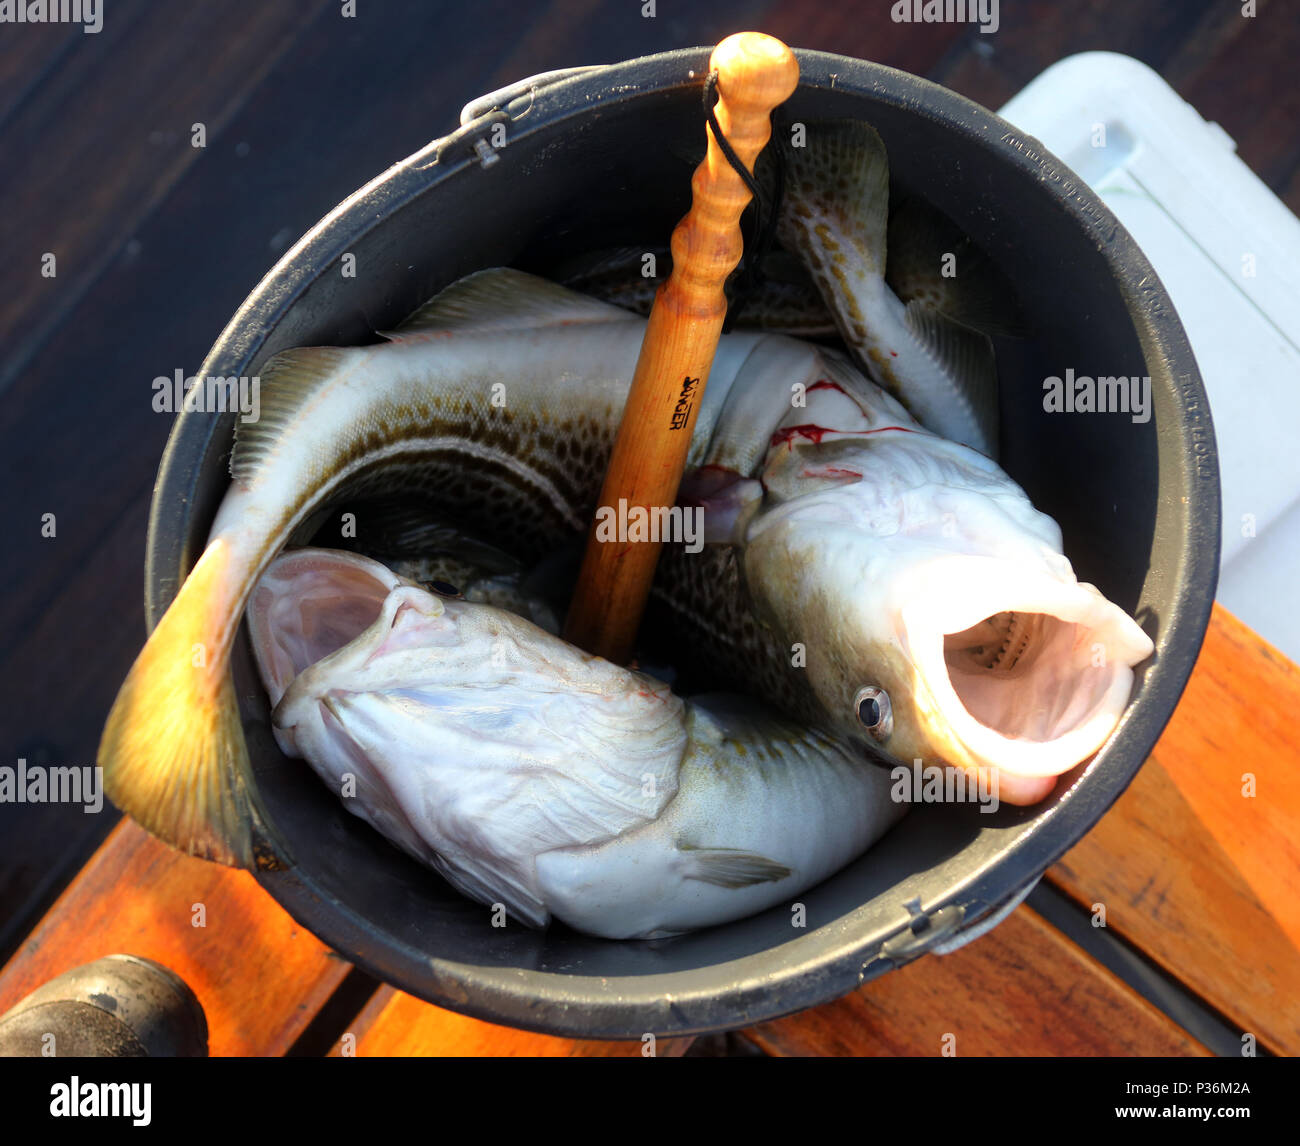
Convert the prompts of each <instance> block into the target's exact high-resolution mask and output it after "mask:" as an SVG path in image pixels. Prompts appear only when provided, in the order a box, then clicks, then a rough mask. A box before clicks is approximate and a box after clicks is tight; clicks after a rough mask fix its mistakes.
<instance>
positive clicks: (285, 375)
mask: <svg viewBox="0 0 1300 1146" xmlns="http://www.w3.org/2000/svg"><path fill="white" fill-rule="evenodd" d="M357 354H358V351H357V350H355V349H348V348H346V347H339V346H304V347H302V348H300V349H297V350H282V351H281V352H280V353H279V354H276V355H275V356H274V357H272V358H270V359H269V360H268V361H267V363H266V365H265V366H263V367H262V369H261V370H260V371H259V372H258V379H259V385H258V401H259V410H258V417H257V419H256V421H251V422H245V421H243V420H242V419H239V420H237V421H236V422H235V449H234V453H232V454H231V456H230V476H231V477H232V478H234V480H235V481H236V482H238V483H239V484H240V485H247V484H248V483H249V482H250V481H251V480H252V478H253V475H254V473H255V472H256V470H257V468H258V467H259V466H260V465H261V464H262V461H263V460H264V459H265V457H266V454H267V452H268V451H269V450H271V449H272V448H273V447H274V445H275V443H276V441H278V440H279V438H280V435H281V434H282V433H283V432H284V430H285V428H286V426H287V425H288V423H289V422H290V420H291V419H292V418H293V417H294V415H295V414H297V412H298V411H299V409H301V407H302V404H303V402H305V401H306V400H307V399H308V398H310V397H311V395H313V394H315V393H316V391H317V390H318V389H319V388H320V387H321V386H323V385H324V384H325V383H326V382H328V381H329V380H330V379H331V378H333V377H336V376H337V375H338V374H339V373H340V372H341V371H343V370H345V369H346V368H347V365H346V364H347V361H348V359H349V358H352V357H354V356H356V355H357Z"/></svg>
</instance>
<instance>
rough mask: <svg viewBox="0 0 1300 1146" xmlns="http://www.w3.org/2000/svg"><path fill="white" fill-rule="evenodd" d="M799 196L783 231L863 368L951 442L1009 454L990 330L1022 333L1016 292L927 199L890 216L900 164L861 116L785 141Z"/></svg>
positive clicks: (793, 197) (810, 128)
mask: <svg viewBox="0 0 1300 1146" xmlns="http://www.w3.org/2000/svg"><path fill="white" fill-rule="evenodd" d="M781 154H782V157H783V161H784V163H785V165H786V171H787V176H786V178H787V183H788V186H789V188H790V190H789V191H788V192H787V194H786V197H785V204H784V209H783V210H782V211H781V214H780V216H779V221H778V226H777V235H778V236H779V238H780V240H781V243H782V244H783V246H785V248H786V249H787V250H788V251H791V252H795V253H796V254H798V256H799V257H800V258H801V260H802V261H803V264H804V265H805V266H806V267H807V268H808V269H809V271H810V272H811V275H812V277H813V279H814V281H815V282H816V283H817V285H818V287H819V288H820V290H821V294H822V298H823V299H824V300H825V302H826V305H827V306H828V308H829V309H830V311H831V314H832V315H833V316H834V319H835V324H836V326H837V327H838V328H839V332H840V335H841V337H842V338H843V339H844V341H845V343H846V344H847V345H848V346H849V348H850V349H851V350H852V351H853V354H854V357H855V359H856V360H857V362H858V364H859V365H860V366H861V367H862V368H863V369H864V370H866V372H867V374H868V375H869V376H870V377H871V378H872V380H873V381H875V382H876V383H877V384H878V385H880V386H882V387H883V388H884V389H886V390H887V391H888V392H889V393H890V394H892V395H893V396H894V397H895V398H897V399H898V400H899V401H901V402H902V403H903V405H904V406H905V407H906V408H907V410H908V411H909V412H911V413H912V414H913V415H914V416H915V417H916V418H917V420H918V421H919V422H920V423H921V424H922V425H923V426H925V427H926V429H928V430H932V431H933V432H934V433H936V434H938V435H939V436H940V437H944V438H950V439H952V440H953V441H956V442H961V443H962V444H964V445H968V446H971V447H973V448H974V449H977V450H979V451H980V452H981V453H984V454H987V455H988V456H989V457H991V458H996V457H997V456H998V454H997V451H998V407H997V369H996V365H995V362H994V355H993V344H992V342H991V340H990V339H989V335H990V334H1007V335H1018V334H1021V333H1023V323H1022V320H1021V318H1020V314H1019V308H1018V306H1017V304H1016V301H1015V293H1014V289H1013V288H1012V286H1011V284H1010V283H1009V282H1007V281H1006V279H1005V278H1004V276H1003V275H1002V274H1001V273H1000V272H999V271H998V270H997V268H996V267H995V266H994V265H993V263H992V262H991V261H990V260H989V259H988V257H987V256H986V255H984V254H983V253H982V252H980V251H979V250H978V249H977V248H975V247H974V246H973V244H971V242H970V240H969V239H967V238H966V237H965V236H963V235H962V234H961V233H960V232H959V231H957V230H956V228H955V227H953V225H952V224H951V223H950V222H949V221H948V220H947V219H946V218H945V217H944V216H942V215H940V214H939V213H938V212H937V211H934V210H932V209H930V208H928V207H926V206H925V205H923V204H922V203H920V202H919V201H918V200H916V199H911V200H908V201H907V202H905V203H904V204H903V205H902V206H901V208H900V209H899V210H898V211H896V212H895V213H894V215H893V217H892V219H891V218H890V212H889V159H888V156H887V155H886V152H885V145H884V143H883V142H882V141H881V139H880V136H879V135H878V134H877V133H876V132H875V130H874V129H873V128H871V127H870V126H868V125H867V124H865V123H860V122H858V121H854V120H839V121H836V120H833V121H822V122H817V123H811V124H809V125H807V137H806V140H805V145H804V146H801V147H795V146H793V145H792V143H791V142H790V141H788V140H782V141H781Z"/></svg>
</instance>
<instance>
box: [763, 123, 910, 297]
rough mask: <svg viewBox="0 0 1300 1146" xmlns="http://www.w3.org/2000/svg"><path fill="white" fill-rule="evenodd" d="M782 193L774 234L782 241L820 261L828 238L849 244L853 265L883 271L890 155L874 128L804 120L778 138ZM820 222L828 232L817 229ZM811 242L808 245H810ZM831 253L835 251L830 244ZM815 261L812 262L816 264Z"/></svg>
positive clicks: (807, 257)
mask: <svg viewBox="0 0 1300 1146" xmlns="http://www.w3.org/2000/svg"><path fill="white" fill-rule="evenodd" d="M781 153H782V156H783V158H784V160H785V166H786V179H785V196H784V203H783V208H782V212H781V221H780V225H779V228H778V235H779V237H780V239H781V242H782V244H783V245H785V246H786V247H791V248H793V249H794V250H797V251H799V252H800V253H801V254H802V255H804V257H805V259H809V257H810V256H813V257H815V258H816V261H820V260H821V258H823V257H826V255H825V253H824V252H823V251H822V250H821V248H823V247H826V246H827V245H828V244H827V239H828V238H829V239H830V240H831V242H832V243H835V244H837V245H838V243H839V242H841V241H843V240H847V241H848V242H849V243H851V244H852V246H853V247H854V252H853V254H854V255H855V256H856V259H857V261H858V266H859V267H860V268H861V269H863V270H866V271H868V272H869V273H871V274H873V275H881V276H883V275H884V273H885V252H886V238H887V233H888V225H889V157H888V155H887V154H886V153H885V144H884V142H883V141H882V140H881V138H880V136H879V134H877V132H876V130H875V129H874V128H873V127H871V126H869V125H868V124H865V123H862V122H860V121H858V120H828V121H823V122H820V123H810V124H807V125H805V136H804V138H802V139H799V138H798V137H796V136H793V135H792V136H791V138H784V137H783V138H782V141H781ZM819 225H823V226H827V227H829V229H830V232H831V234H829V235H827V234H825V233H823V234H822V235H820V236H819V235H818V234H817V228H818V226H819ZM810 248H811V249H810ZM830 253H831V254H836V253H838V252H837V251H835V250H834V249H832V251H831V252H830ZM816 261H815V262H812V265H814V266H815V265H816Z"/></svg>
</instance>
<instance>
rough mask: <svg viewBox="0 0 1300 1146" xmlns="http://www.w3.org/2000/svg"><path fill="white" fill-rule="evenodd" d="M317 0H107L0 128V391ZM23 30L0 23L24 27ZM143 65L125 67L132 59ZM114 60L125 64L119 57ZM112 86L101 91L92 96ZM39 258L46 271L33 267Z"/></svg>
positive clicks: (213, 138)
mask: <svg viewBox="0 0 1300 1146" xmlns="http://www.w3.org/2000/svg"><path fill="white" fill-rule="evenodd" d="M327 4H329V0H313V3H311V4H305V5H288V6H285V5H274V4H262V3H258V2H257V0H231V2H229V3H225V4H221V5H217V4H194V5H190V4H186V5H180V6H172V5H157V4H148V3H143V2H141V0H128V2H127V3H124V4H120V5H108V6H106V8H107V10H106V11H105V13H104V26H103V30H102V31H101V32H99V33H97V34H95V35H86V34H84V33H78V34H79V35H80V37H81V39H80V41H78V42H76V43H74V45H73V47H72V49H71V50H69V51H67V52H66V54H65V55H64V56H63V57H62V58H60V59H59V61H58V65H57V67H55V68H52V69H47V71H46V72H44V73H43V74H42V75H41V78H40V82H39V83H38V84H36V85H35V86H34V87H33V88H31V89H30V90H28V91H27V92H26V93H24V98H23V99H22V100H21V103H20V104H19V105H18V106H17V108H16V109H15V113H14V114H13V115H12V116H10V117H8V118H7V119H6V121H5V122H4V125H3V129H2V130H0V154H4V155H5V156H7V157H8V158H9V159H10V160H11V162H8V163H6V164H5V165H4V167H3V168H0V202H3V203H4V204H5V209H6V212H7V213H8V214H9V215H10V216H11V217H12V216H14V215H16V216H18V217H19V218H21V219H22V222H23V225H22V226H21V227H18V228H10V233H9V234H8V235H7V250H6V258H5V260H4V262H3V265H0V345H4V346H5V348H6V353H5V355H4V357H3V359H0V387H3V386H4V385H5V384H6V383H7V381H8V380H10V379H11V378H12V377H13V375H14V374H15V372H16V371H17V370H19V369H21V368H22V366H23V365H24V363H25V362H26V361H27V359H28V357H29V356H30V354H31V353H32V352H33V350H34V348H35V347H36V346H37V345H39V343H40V342H41V341H43V340H44V338H46V337H47V336H48V333H49V331H50V330H52V329H53V327H54V326H55V325H57V324H58V323H59V322H60V321H61V320H62V318H63V317H64V316H65V315H66V313H67V311H68V310H69V309H70V308H71V305H72V304H73V302H74V301H75V300H76V299H77V298H78V297H79V296H80V295H81V293H82V292H84V291H85V290H86V288H87V287H88V286H89V285H90V283H91V282H93V281H94V280H95V279H96V278H97V277H98V276H99V275H100V274H101V273H102V272H103V270H104V268H105V267H106V266H107V265H108V263H109V261H110V260H111V259H112V258H113V257H114V256H115V255H116V254H117V253H118V251H119V249H120V248H121V247H122V245H123V244H124V243H125V241H126V240H127V239H128V237H129V236H130V235H131V233H132V232H133V231H134V230H135V229H136V228H137V227H138V226H139V225H140V222H141V220H142V219H143V218H145V217H146V216H147V215H148V214H149V213H150V211H151V210H152V209H153V208H154V207H155V206H156V205H157V204H158V203H159V202H160V201H161V199H162V197H163V196H164V195H165V194H166V193H167V192H168V191H169V190H170V189H171V187H172V186H173V185H174V184H175V183H176V181H177V180H178V179H179V178H180V177H181V175H182V174H183V173H184V172H185V171H186V170H187V169H188V168H190V167H191V166H193V165H195V164H197V163H198V162H199V160H200V158H201V157H203V156H205V155H206V154H208V152H207V149H206V147H205V148H197V147H194V146H192V142H191V127H192V125H193V124H195V123H202V124H204V125H205V127H206V130H207V133H208V137H209V142H211V143H213V144H215V143H216V142H217V137H218V135H219V133H220V130H221V128H222V127H224V126H225V124H226V123H227V122H228V121H229V120H230V118H231V117H232V115H233V114H234V113H235V111H236V110H237V109H238V108H239V106H240V105H241V104H242V103H243V102H244V101H245V99H246V98H247V96H248V94H249V92H250V91H251V90H252V89H253V88H254V87H255V86H256V85H257V84H258V83H259V82H260V81H261V80H262V79H263V77H264V76H265V75H266V73H267V72H268V70H269V69H270V68H271V67H272V66H273V65H274V64H275V62H276V60H277V59H278V58H279V56H280V55H281V53H283V52H284V51H285V50H287V48H288V47H289V46H290V45H291V44H292V42H293V40H294V39H295V37H296V36H297V34H298V32H299V31H300V30H301V28H302V27H303V26H304V25H305V24H306V23H307V22H309V21H310V20H311V19H312V18H313V17H314V16H315V15H316V13H317V12H318V11H320V10H321V9H322V8H324V7H326V6H327ZM27 31H29V29H22V30H21V31H18V30H11V31H10V32H9V33H8V35H10V36H19V35H25V34H26V32H27ZM142 60H146V61H148V60H152V61H154V63H153V66H145V67H138V66H135V62H138V61H142ZM124 61H131V62H130V63H127V64H126V66H124ZM105 92H112V93H113V94H112V98H109V99H105V98H103V93H105ZM46 253H52V254H54V255H55V256H56V258H57V260H58V262H57V275H56V276H55V277H53V278H50V277H46V276H45V275H43V274H42V259H43V257H44V255H45V254H46Z"/></svg>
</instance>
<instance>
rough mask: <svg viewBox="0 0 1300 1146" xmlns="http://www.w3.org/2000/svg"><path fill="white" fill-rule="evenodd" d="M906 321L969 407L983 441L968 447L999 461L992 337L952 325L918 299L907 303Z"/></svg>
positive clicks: (904, 318)
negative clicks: (997, 458)
mask: <svg viewBox="0 0 1300 1146" xmlns="http://www.w3.org/2000/svg"><path fill="white" fill-rule="evenodd" d="M903 322H904V324H905V325H906V327H907V329H908V330H909V331H910V332H911V333H912V335H913V337H915V338H916V340H917V341H918V342H919V343H920V344H921V345H922V347H923V348H924V349H925V351H926V353H927V354H929V355H930V357H931V359H933V361H934V363H935V365H936V366H937V367H938V368H939V369H940V370H941V371H942V372H943V373H945V374H947V375H948V377H949V378H951V379H952V382H953V385H954V386H955V387H956V388H957V391H958V394H959V396H960V398H961V400H962V401H964V402H965V403H966V405H967V406H968V407H969V409H970V413H971V417H972V418H973V420H974V422H975V426H976V428H977V429H978V431H979V436H980V438H981V439H982V440H980V441H967V442H965V444H966V445H969V446H973V447H974V448H976V449H978V450H980V451H981V452H982V453H984V454H987V455H988V456H989V457H991V458H996V457H997V449H998V370H997V362H996V360H995V359H994V356H993V343H992V341H991V340H990V339H989V336H988V335H987V334H982V333H980V332H979V331H978V330H972V329H971V328H970V327H968V326H963V325H962V324H961V323H959V322H953V321H952V320H951V319H949V318H946V317H944V316H943V315H942V314H940V313H939V312H938V311H937V310H934V309H933V308H932V307H930V306H929V304H927V303H924V302H921V301H919V300H917V301H915V302H909V303H908V304H907V309H906V311H905V312H904V315H903Z"/></svg>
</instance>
